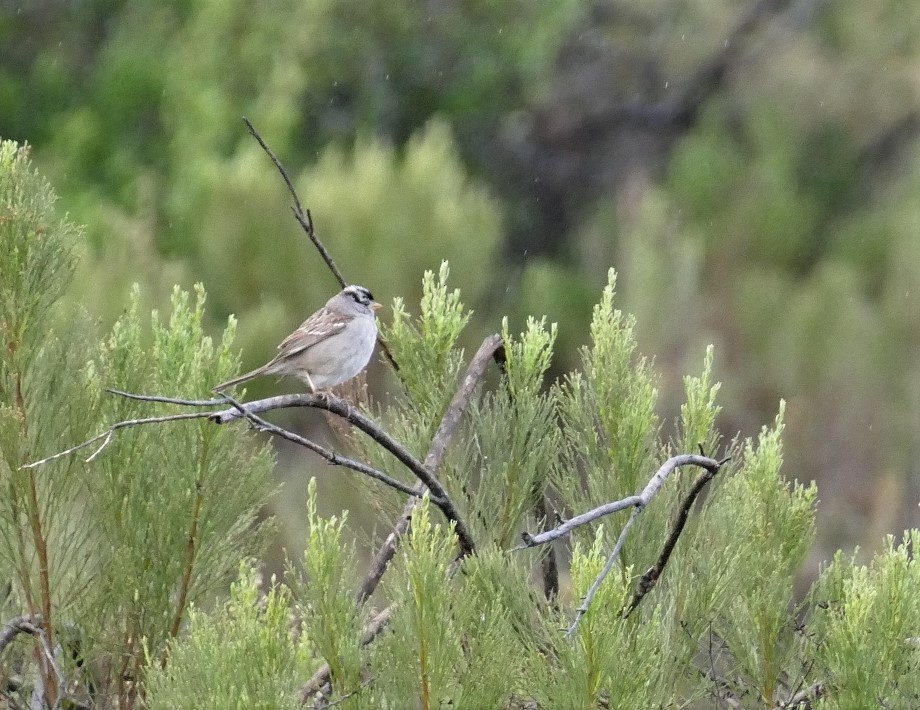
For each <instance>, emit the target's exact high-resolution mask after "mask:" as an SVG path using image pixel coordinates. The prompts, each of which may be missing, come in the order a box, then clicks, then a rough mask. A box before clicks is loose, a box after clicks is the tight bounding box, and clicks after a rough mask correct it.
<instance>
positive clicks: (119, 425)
mask: <svg viewBox="0 0 920 710" xmlns="http://www.w3.org/2000/svg"><path fill="white" fill-rule="evenodd" d="M118 394H120V393H118ZM135 398H136V397H135ZM157 401H170V400H168V399H166V398H163V399H162V400H157ZM185 401H187V400H185ZM210 416H211V412H188V413H186V414H168V415H166V416H162V417H145V418H143V419H125V420H124V421H120V422H116V423H115V424H112V426H110V427H109V428H108V429H106V430H105V431H104V432H102V433H100V434H96V436H94V437H92V438H91V439H87V440H86V441H84V442H83V443H80V444H77V445H76V446H71V447H70V448H69V449H65V450H64V451H60V452H58V453H56V454H52V455H51V456H46V457H45V458H43V459H40V460H38V461H33V462H32V463H27V464H24V465H22V466H20V468H37V467H39V466H43V465H44V464H46V463H49V462H51V461H55V460H57V459H60V458H63V457H64V456H70V454H73V453H76V452H77V451H79V450H80V449H85V448H86V447H87V446H92V445H93V444H95V443H96V442H97V441H99V440H100V439H105V441H103V442H102V445H101V446H100V447H99V448H98V449H97V450H96V451H95V452H93V454H92V455H91V456H90V457H89V458H88V459H86V460H87V462H89V461H92V460H93V459H95V458H96V457H97V456H98V455H99V454H100V453H102V450H103V449H105V448H106V447H107V446H108V445H109V443H111V441H112V439H113V438H114V435H115V432H116V431H118V430H119V429H127V428H128V427H134V426H142V425H144V424H162V423H163V422H178V421H186V420H189V419H207V418H208V417H210Z"/></svg>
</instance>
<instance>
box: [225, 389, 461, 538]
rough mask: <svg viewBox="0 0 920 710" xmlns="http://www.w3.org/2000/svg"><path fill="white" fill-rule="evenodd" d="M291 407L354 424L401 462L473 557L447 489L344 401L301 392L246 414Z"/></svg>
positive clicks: (229, 413) (258, 404) (229, 417)
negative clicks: (421, 486) (334, 416)
mask: <svg viewBox="0 0 920 710" xmlns="http://www.w3.org/2000/svg"><path fill="white" fill-rule="evenodd" d="M290 407H313V408H316V409H323V410H325V411H327V412H331V413H332V414H335V415H336V416H339V417H341V418H342V419H344V420H346V421H348V422H350V423H352V424H353V425H355V426H356V427H357V428H358V429H360V430H361V431H363V432H364V433H365V434H367V435H368V436H370V437H371V438H372V439H373V440H374V441H376V442H377V443H378V444H380V446H382V447H383V448H384V449H386V450H387V451H389V452H390V453H391V454H393V456H395V457H396V459H397V460H398V461H399V462H400V463H402V464H403V465H404V466H405V467H406V468H408V469H409V471H411V472H412V473H413V474H414V475H415V477H416V478H418V479H419V481H420V482H421V483H423V484H424V485H425V487H426V488H427V489H428V490H429V491H431V493H432V502H433V503H435V505H437V507H438V509H440V511H441V512H442V513H444V517H446V518H447V519H448V520H449V521H451V522H452V523H454V531H455V532H456V534H457V540H458V542H459V544H460V551H461V553H462V554H464V555H469V554H472V552H473V551H474V549H475V547H476V546H475V543H474V542H473V537H472V535H471V534H470V530H469V528H468V527H467V526H466V523H465V522H464V521H463V517H462V516H461V515H460V511H459V510H458V509H457V506H456V505H455V504H454V502H453V500H451V498H450V496H449V495H448V493H447V489H445V488H444V486H443V485H442V484H441V482H440V481H439V480H438V478H437V477H436V476H435V475H434V474H433V473H432V472H431V470H430V469H429V468H428V467H427V466H425V465H424V464H423V463H422V462H421V461H419V460H418V459H417V458H416V457H415V456H414V455H413V454H412V452H411V451H409V450H408V449H407V448H406V447H405V446H403V445H402V444H400V443H399V442H398V441H396V439H394V438H393V437H392V436H390V434H388V433H387V432H386V431H384V430H383V429H382V428H381V427H380V425H378V424H377V423H376V422H375V421H374V420H373V419H371V418H370V417H368V416H367V415H366V414H364V413H363V412H361V411H360V410H358V409H356V408H355V407H352V406H351V405H349V404H348V402H346V401H345V400H344V399H341V398H340V397H336V396H334V395H330V394H327V393H321V394H311V393H302V394H290V395H282V396H280V397H270V398H269V399H263V400H256V401H254V402H246V403H245V409H246V411H247V412H251V413H260V412H264V411H269V410H272V409H279V408H290ZM243 416H244V415H243V414H242V413H240V411H239V410H237V409H236V408H235V407H231V408H230V409H225V410H223V411H220V412H214V413H212V414H211V419H212V420H213V421H214V422H216V423H218V424H226V423H227V422H230V421H233V420H234V419H239V418H240V417H243ZM436 501H439V502H436Z"/></svg>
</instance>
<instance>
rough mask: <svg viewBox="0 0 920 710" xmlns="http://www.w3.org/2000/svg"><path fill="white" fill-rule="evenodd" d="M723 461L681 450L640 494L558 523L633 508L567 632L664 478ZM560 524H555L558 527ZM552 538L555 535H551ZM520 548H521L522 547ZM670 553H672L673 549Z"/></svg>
mask: <svg viewBox="0 0 920 710" xmlns="http://www.w3.org/2000/svg"><path fill="white" fill-rule="evenodd" d="M724 461H725V460H723V461H716V460H715V459H711V458H709V457H708V456H698V455H696V454H681V455H680V456H672V457H671V458H669V459H668V460H667V461H665V462H664V463H663V464H662V465H661V468H659V469H658V470H657V471H656V472H655V475H654V476H652V477H651V479H650V480H649V482H648V484H647V485H646V486H645V488H644V489H643V490H642V493H640V494H639V495H638V496H630V497H629V498H624V499H623V500H620V501H615V502H613V503H607V504H606V505H603V506H600V507H599V508H595V509H594V510H592V511H588V513H584V514H582V515H580V516H578V518H573V520H579V524H578V525H572V524H571V523H572V520H569V521H566V522H565V523H563V524H562V525H560V526H559V528H562V527H564V526H567V529H566V532H570V531H571V530H572V529H574V528H576V527H580V525H586V524H587V523H589V522H591V521H592V520H596V519H597V518H599V517H601V514H598V515H595V513H596V511H598V510H601V509H603V508H615V510H614V509H611V510H608V511H607V512H606V513H603V515H606V514H609V513H612V512H616V510H623V509H624V508H629V507H632V508H633V512H632V515H630V516H629V520H628V521H627V523H626V525H625V526H624V527H623V530H621V531H620V536H619V538H617V542H616V545H615V546H614V548H613V551H612V552H611V553H610V555H609V556H608V558H607V562H606V564H605V565H604V568H603V570H601V573H600V574H599V575H598V576H597V579H595V580H594V582H593V583H592V584H591V588H590V589H589V590H588V593H587V594H586V595H585V598H584V599H583V600H582V603H581V605H580V606H579V607H578V609H577V610H576V614H575V619H574V620H573V621H572V624H571V626H569V628H568V631H567V632H566V635H567V636H571V635H572V634H573V633H575V630H576V629H577V628H578V623H579V622H580V621H581V619H582V617H584V615H585V614H586V613H587V611H588V607H590V606H591V602H592V601H593V600H594V596H595V595H596V594H597V592H598V590H599V589H600V588H601V585H602V584H603V583H604V580H605V579H606V578H607V575H609V574H610V571H611V570H612V569H613V567H614V565H615V564H616V561H617V559H618V558H619V555H620V551H621V550H622V549H623V545H624V544H625V543H626V537H627V535H628V533H629V530H630V529H631V528H632V526H633V524H634V523H635V522H636V519H637V518H638V517H639V515H640V514H641V513H642V511H643V510H644V509H645V507H646V506H647V505H648V504H649V503H650V502H651V500H652V498H654V497H655V494H657V493H658V491H659V490H660V489H661V486H662V485H664V482H665V481H666V480H667V478H668V476H670V475H671V473H672V472H673V471H674V470H676V469H677V468H680V467H681V466H699V467H700V468H705V469H706V470H707V471H718V470H719V468H720V467H721V466H722V464H723V463H724ZM636 498H638V500H635V499H636ZM592 516H593V517H592ZM582 521H583V522H582ZM559 528H556V530H558V529H559ZM681 529H682V528H681ZM553 532H554V530H551V531H550V533H553ZM679 534H680V533H678V535H679ZM546 535H547V533H543V534H542V535H541V536H533V537H531V538H530V540H533V539H534V538H536V537H545V536H546ZM557 537H558V536H557ZM549 539H555V538H552V537H551V538H549ZM545 541H548V540H545ZM675 542H676V538H675ZM537 544H539V543H537ZM532 546H533V544H530V545H528V541H527V539H526V538H525V540H524V546H523V547H524V548H526V547H532ZM517 549H522V548H520V547H519V548H517ZM668 554H669V555H670V553H668Z"/></svg>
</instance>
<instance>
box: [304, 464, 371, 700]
mask: <svg viewBox="0 0 920 710" xmlns="http://www.w3.org/2000/svg"><path fill="white" fill-rule="evenodd" d="M307 496H308V497H307V544H306V550H305V552H304V557H303V572H302V573H300V572H298V571H295V570H294V569H292V568H291V566H290V565H289V570H288V577H289V579H291V580H292V586H293V589H294V595H295V599H296V602H297V610H298V611H299V612H300V614H301V616H302V619H303V627H304V631H305V633H306V636H307V638H308V639H310V640H311V642H312V643H313V646H314V647H315V649H316V653H317V654H318V655H319V657H320V658H322V659H323V660H324V661H325V662H326V663H327V664H328V665H329V669H330V674H331V676H330V677H331V683H332V687H333V689H334V690H335V691H336V693H338V694H339V695H340V696H348V695H351V694H352V693H354V692H356V691H358V690H360V686H361V636H362V633H361V627H362V622H363V620H364V616H365V615H364V614H363V613H362V612H361V610H360V609H359V608H358V607H357V606H356V605H355V602H354V598H353V595H352V594H350V593H349V592H351V591H352V589H351V587H352V586H353V585H354V580H355V577H356V574H357V570H356V568H355V565H354V559H355V547H354V544H353V543H352V544H350V545H349V544H346V543H345V542H344V541H343V539H342V533H343V531H344V530H345V523H346V522H347V518H348V516H347V511H346V513H343V514H342V517H341V518H336V517H334V516H333V517H331V518H329V519H323V518H321V517H320V516H319V515H318V514H317V512H316V479H315V478H313V479H310V485H309V487H308V489H307Z"/></svg>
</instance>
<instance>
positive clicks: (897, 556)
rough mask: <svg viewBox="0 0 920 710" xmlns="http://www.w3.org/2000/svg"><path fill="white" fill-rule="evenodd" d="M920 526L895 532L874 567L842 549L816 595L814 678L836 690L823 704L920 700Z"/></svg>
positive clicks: (908, 703)
mask: <svg viewBox="0 0 920 710" xmlns="http://www.w3.org/2000/svg"><path fill="white" fill-rule="evenodd" d="M918 544H920V531H918V530H916V529H911V530H907V531H905V534H904V542H902V543H901V544H900V545H895V541H894V539H893V538H892V537H888V538H887V539H886V540H885V546H884V549H883V550H882V551H881V552H880V553H879V554H877V555H876V556H875V557H874V558H873V560H872V561H871V563H870V564H868V565H856V564H854V563H853V562H851V561H849V560H847V559H845V558H844V557H843V555H842V554H839V553H838V554H837V556H836V557H835V558H834V561H833V563H832V564H831V565H830V566H829V567H828V568H827V569H826V570H825V571H824V573H823V574H822V576H821V578H820V579H819V580H818V582H817V583H816V585H815V589H814V590H813V593H812V599H811V601H812V618H811V620H810V622H811V623H809V624H808V626H807V627H806V628H807V629H808V630H813V633H812V635H810V636H809V637H808V639H807V643H808V644H809V646H810V647H813V649H814V650H813V653H814V655H815V657H816V660H817V663H816V667H815V669H813V671H812V673H811V677H810V678H809V681H812V682H813V681H817V680H822V681H823V682H825V683H826V684H827V685H828V687H829V689H830V692H829V694H828V700H827V701H825V702H823V703H821V704H820V705H819V707H866V706H869V705H873V704H879V703H881V704H887V705H891V706H892V707H911V706H912V705H915V704H916V703H917V701H918V699H920V683H918V671H920V648H918V638H917V618H918V613H920V608H918V604H920V600H918V596H917V593H916V592H917V588H918V585H920V567H918V563H917V559H916V551H917V549H918Z"/></svg>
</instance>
